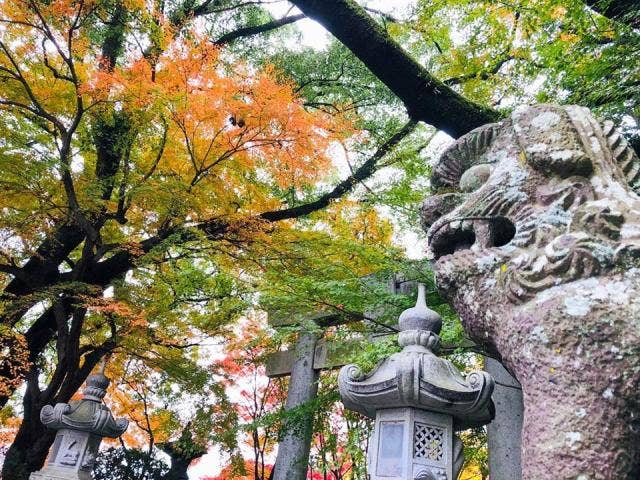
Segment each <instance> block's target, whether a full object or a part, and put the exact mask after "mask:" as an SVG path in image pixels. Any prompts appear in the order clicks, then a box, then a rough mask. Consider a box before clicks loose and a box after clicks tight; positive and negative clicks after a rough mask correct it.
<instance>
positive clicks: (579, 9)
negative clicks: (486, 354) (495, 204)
mask: <svg viewBox="0 0 640 480" xmlns="http://www.w3.org/2000/svg"><path fill="white" fill-rule="evenodd" d="M636 3H637V2H634V1H630V0H611V1H599V0H586V1H579V0H564V1H561V0H520V1H514V2H500V3H498V2H491V1H472V0H435V1H431V0H430V1H426V0H416V1H414V2H409V3H408V6H407V7H406V8H405V7H402V8H397V9H392V8H387V7H386V6H385V9H384V11H382V10H380V9H379V8H377V7H379V5H377V4H376V5H374V4H372V3H371V2H367V1H362V2H355V1H354V0H293V1H292V2H291V3H287V2H284V1H282V2H273V1H271V0H265V1H262V0H258V1H245V0H200V1H198V0H165V1H143V0H0V212H1V214H0V288H1V292H0V296H1V301H0V315H1V316H0V408H2V409H1V410H0V422H1V423H0V440H1V442H2V444H3V446H4V451H3V456H4V467H3V471H2V478H3V479H5V480H26V479H27V478H28V475H29V473H30V472H32V471H34V470H37V469H39V468H40V467H41V466H42V464H43V462H44V460H45V457H46V455H47V451H48V449H49V447H50V446H51V443H52V441H53V433H52V432H49V431H46V430H45V429H44V427H43V426H42V425H41V423H40V421H39V412H40V409H41V408H42V407H43V406H44V405H47V404H54V403H57V402H67V401H68V400H69V399H71V398H72V397H73V395H75V393H76V391H77V390H78V388H79V387H80V385H81V384H82V383H83V382H84V380H85V379H86V377H87V376H88V375H89V373H90V372H91V371H92V370H93V369H94V367H95V366H96V365H97V364H98V363H99V362H100V361H101V360H103V359H108V360H109V363H108V368H107V373H108V375H109V376H110V377H111V378H112V379H113V386H112V388H111V390H110V392H109V395H108V397H107V398H108V401H109V402H110V403H111V406H112V408H113V410H114V413H115V414H116V415H125V416H127V417H129V418H130V419H131V420H132V427H131V428H130V430H129V432H128V433H127V434H126V436H125V437H124V438H123V440H122V444H119V445H111V447H112V449H111V450H109V451H108V453H105V456H104V457H103V458H102V460H101V461H100V463H99V465H100V466H99V469H102V470H99V471H100V472H101V473H99V475H102V476H100V477H99V478H104V479H107V478H116V477H115V476H112V477H109V476H108V471H110V468H109V467H105V465H109V464H110V463H109V462H112V463H113V462H115V463H121V464H122V463H123V462H120V459H122V458H126V459H127V462H129V463H127V462H125V463H127V464H130V465H134V466H133V467H131V468H133V469H134V470H136V472H138V473H135V475H138V474H139V475H140V477H139V478H140V479H143V478H144V479H146V478H148V479H151V478H158V477H157V475H164V476H163V477H162V478H169V479H170V478H175V479H177V478H184V477H181V475H184V474H185V472H186V469H187V468H188V467H189V466H190V465H192V464H193V463H195V461H196V460H197V459H198V458H200V457H201V456H202V455H203V454H204V453H205V452H206V451H207V450H208V449H210V448H214V449H215V451H216V452H217V453H218V454H219V458H220V464H221V465H220V466H221V467H222V468H223V471H222V473H220V475H221V476H220V477H217V478H225V479H240V478H255V479H267V478H269V472H270V469H271V466H270V463H269V462H270V459H271V458H272V453H273V449H274V448H275V446H276V445H277V431H278V427H279V426H280V425H281V423H282V405H283V398H284V392H285V391H286V384H285V383H283V382H281V381H275V380H272V381H267V380H265V379H264V377H263V361H264V356H265V354H266V353H267V352H269V351H273V350H275V349H278V348H282V347H284V346H286V345H287V344H288V343H290V342H291V339H292V335H294V334H295V328H288V329H287V328H285V329H280V330H278V331H276V330H274V329H272V328H269V327H267V326H266V321H265V314H264V311H269V312H271V313H272V315H273V314H274V313H277V312H278V311H281V310H286V309H289V308H291V307H292V306H295V307H296V308H298V309H299V310H300V312H301V313H304V312H306V313H308V312H314V311H317V310H331V311H335V312H338V313H340V314H341V315H344V316H346V317H348V318H349V319H350V320H353V323H351V324H350V325H348V326H343V327H339V328H338V327H333V328H330V329H329V330H328V332H327V333H326V334H327V335H331V336H333V337H335V339H336V341H340V339H341V338H345V339H346V338H349V337H351V336H353V335H354V334H357V333H362V332H363V331H365V330H367V329H371V328H373V329H378V330H389V325H392V323H393V321H394V320H395V318H397V317H396V315H397V313H398V312H399V311H401V310H402V308H403V307H405V306H407V305H408V302H410V300H409V299H407V298H404V297H393V296H391V295H389V294H388V293H387V291H386V284H385V282H386V280H385V279H386V278H387V276H388V274H389V273H390V272H404V275H405V276H406V277H407V278H411V279H419V280H421V281H424V282H425V283H427V284H428V285H430V286H431V293H430V299H429V300H430V303H431V305H433V306H435V307H436V308H438V309H439V311H441V313H442V314H443V315H444V317H445V328H444V331H443V340H444V341H445V344H446V345H447V348H448V350H447V351H448V353H450V354H452V355H454V358H455V359H456V360H457V361H459V362H460V364H461V366H469V365H470V364H472V363H473V362H475V361H476V357H474V356H473V354H474V353H477V350H478V349H477V347H475V346H474V345H472V344H470V343H469V342H468V341H467V340H466V339H465V336H464V333H463V332H462V329H461V327H460V324H459V322H457V320H456V318H455V315H454V314H453V313H452V311H451V309H450V308H449V307H448V306H447V305H445V304H443V303H442V300H441V299H440V298H439V297H438V295H437V294H436V293H435V290H434V288H433V285H432V283H431V277H430V272H429V269H428V265H427V263H426V262H425V261H421V262H411V261H409V260H408V259H407V258H406V256H405V254H404V253H403V251H402V248H401V246H400V242H399V238H400V236H401V235H403V234H405V233H406V232H408V231H412V232H414V233H416V232H418V230H419V228H418V221H417V209H418V204H419V202H420V201H421V200H422V199H423V198H424V197H426V196H427V195H429V193H430V191H429V184H428V181H427V180H428V176H429V173H430V168H429V164H430V161H431V160H432V159H433V157H434V156H436V155H437V154H438V152H439V150H440V149H441V147H442V142H443V138H445V136H444V135H442V134H440V135H436V133H437V132H443V133H445V134H447V135H449V136H450V137H453V138H457V137H459V136H461V135H463V134H465V133H467V132H469V131H470V130H472V129H473V128H476V127H478V126H480V125H482V124H485V123H487V122H492V121H495V120H497V119H500V118H502V117H503V116H505V115H506V114H508V112H509V111H510V110H511V109H512V108H513V107H514V106H515V105H517V104H520V103H529V102H559V103H578V104H582V105H584V106H587V107H590V108H591V109H593V111H594V112H595V113H596V114H597V115H599V116H601V117H608V118H612V119H613V120H614V121H616V122H617V123H618V124H620V125H621V127H622V129H623V130H624V131H625V132H626V134H627V136H628V139H629V140H630V142H631V144H632V145H634V146H635V148H636V150H638V149H639V148H640V147H639V146H640V141H639V140H638V139H639V138H640V136H639V135H638V128H637V122H638V118H639V117H640V93H639V92H640V88H638V87H639V85H640V33H639V30H638V28H639V24H638V19H639V18H640V13H639V12H638V6H637V4H636ZM309 18H310V19H314V20H316V21H317V22H319V23H320V24H321V25H322V26H323V27H325V28H326V30H327V31H328V32H329V33H330V37H329V38H328V39H327V41H326V42H324V43H322V42H321V43H322V44H321V45H316V46H314V47H311V46H305V44H304V42H302V41H300V38H301V37H300V30H299V27H298V25H300V26H301V27H302V28H304V27H305V25H306V26H308V23H302V22H308V19H309ZM434 139H435V140H434ZM418 235H419V232H418ZM372 311H381V312H383V315H382V316H381V317H379V318H377V320H376V322H375V323H368V324H366V325H365V324H363V322H362V321H361V320H363V317H365V316H366V314H364V313H363V312H372ZM224 345H226V346H227V347H226V348H225V347H224ZM230 347H231V348H230ZM392 348H393V347H392V346H390V344H380V345H372V346H369V347H367V348H364V349H363V351H362V352H359V353H360V355H358V356H357V358H355V360H356V361H358V362H360V363H361V364H363V365H365V366H366V365H373V364H374V362H375V361H376V359H377V358H379V357H380V356H381V355H383V354H385V353H388V352H389V350H390V349H392ZM238 385H242V388H240V389H239V390H238ZM336 401H337V398H336V394H335V378H334V376H333V375H332V374H331V373H324V374H323V376H322V385H321V388H320V395H319V399H318V402H317V403H316V404H314V405H311V406H309V408H308V409H307V410H305V411H304V412H302V414H304V415H314V416H315V418H316V419H317V421H316V427H315V432H314V446H313V450H312V457H311V470H312V474H313V475H317V478H333V479H335V480H338V479H347V478H353V479H360V478H364V477H363V475H364V471H365V469H364V455H363V448H365V446H366V432H367V428H369V426H368V424H367V423H366V422H364V421H363V420H362V419H360V418H356V417H352V416H349V415H348V414H347V416H346V422H347V423H348V425H349V426H350V427H351V428H350V429H348V430H347V429H346V428H345V423H344V421H343V420H342V419H343V416H342V412H340V411H339V410H337V409H338V408H339V406H338V405H337V403H336ZM331 412H332V413H331ZM467 440H468V444H469V445H470V447H469V451H468V458H469V462H468V465H467V469H466V473H465V474H467V475H469V478H485V476H486V474H487V471H486V449H484V448H483V432H482V431H479V432H469V433H468V434H467ZM125 448H126V449H128V450H126V451H125V450H124V449H125ZM160 450H161V451H163V452H165V456H164V457H162V456H160V457H157V452H158V451H160ZM167 457H168V458H169V459H170V460H171V466H170V469H169V466H166V465H164V466H163V465H162V462H163V461H164V460H162V458H165V459H166V458H167ZM158 458H160V459H158ZM165 467H166V469H165ZM145 468H147V469H148V472H147V473H144V471H143V470H144V469H145ZM163 469H164V470H166V472H167V473H164V470H163ZM97 471H98V470H97ZM154 472H156V473H154ZM158 472H162V473H158ZM214 474H217V472H211V476H210V478H216V477H214V476H213V475H214ZM105 475H107V476H105ZM122 475H134V474H133V473H127V474H124V473H123V474H122ZM145 475H146V476H145ZM154 475H156V477H154ZM474 476H475V477H474ZM314 478H316V477H314Z"/></svg>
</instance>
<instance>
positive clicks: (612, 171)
mask: <svg viewBox="0 0 640 480" xmlns="http://www.w3.org/2000/svg"><path fill="white" fill-rule="evenodd" d="M432 186H433V188H434V190H435V194H434V195H433V196H432V197H430V198H428V199H427V200H425V202H424V204H423V206H422V210H421V218H422V222H423V226H424V228H425V229H427V230H428V241H429V250H430V253H431V255H432V257H433V258H432V260H433V262H434V268H435V273H436V280H437V284H438V286H439V288H440V289H441V291H442V292H443V293H444V295H445V296H446V297H447V298H449V299H450V300H451V301H452V302H453V304H454V305H455V308H456V310H457V311H458V313H459V314H460V316H461V318H462V321H463V324H464V325H465V328H466V330H467V332H469V334H470V335H471V336H472V338H473V339H474V340H475V341H476V342H478V343H480V344H482V345H483V346H484V347H485V348H486V349H488V350H489V351H492V352H494V353H495V354H497V355H499V356H500V357H501V358H502V361H503V363H504V364H505V366H506V367H507V368H508V369H509V370H510V371H511V372H512V373H513V374H514V375H515V376H516V377H517V378H518V380H519V381H520V383H521V384H522V387H523V392H524V402H525V416H524V427H523V446H522V448H523V459H522V460H523V478H525V479H528V480H544V479H553V480H562V479H572V480H596V479H611V480H637V479H640V467H639V464H640V458H639V457H640V435H639V432H640V197H639V196H638V193H639V192H640V161H639V159H638V157H637V156H636V154H635V153H634V152H633V150H632V149H631V148H630V147H629V146H628V145H627V143H626V141H625V140H624V138H623V137H622V136H621V135H620V133H618V132H617V131H616V130H615V129H614V127H613V125H612V124H611V123H609V122H605V123H600V122H598V121H597V120H596V119H595V118H594V117H593V115H592V114H591V113H590V112H589V110H587V109H585V108H581V107H577V106H569V107H559V106H553V105H538V106H533V107H522V108H518V109H516V110H515V111H514V113H513V114H512V115H511V117H510V118H508V119H506V120H504V121H502V122H500V123H496V124H490V125H486V126H484V127H481V128H479V129H476V130H474V131H472V132H470V133H469V134H467V135H465V136H464V137H462V138H461V139H459V140H458V141H457V142H456V143H455V144H454V145H453V146H452V147H451V148H449V149H448V150H447V151H446V152H445V153H444V154H443V155H442V157H441V158H440V160H439V161H438V162H437V164H436V165H435V167H434V170H433V177H432Z"/></svg>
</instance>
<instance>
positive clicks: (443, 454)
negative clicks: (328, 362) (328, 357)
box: [338, 285, 494, 480]
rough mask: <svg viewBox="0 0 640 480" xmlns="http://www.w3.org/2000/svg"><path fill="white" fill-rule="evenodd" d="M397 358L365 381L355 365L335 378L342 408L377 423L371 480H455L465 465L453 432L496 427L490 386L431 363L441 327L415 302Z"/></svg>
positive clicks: (487, 380)
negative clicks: (490, 426)
mask: <svg viewBox="0 0 640 480" xmlns="http://www.w3.org/2000/svg"><path fill="white" fill-rule="evenodd" d="M398 323H399V327H400V334H399V338H398V341H399V343H400V345H401V346H402V347H404V348H403V349H402V351H401V352H399V353H395V354H393V355H391V356H390V357H388V358H386V359H385V360H384V361H383V362H382V363H380V364H379V365H378V366H377V367H376V368H375V369H374V370H373V371H372V372H370V373H369V374H366V375H364V374H362V373H361V372H360V371H359V369H358V368H357V367H356V366H355V365H347V366H345V367H343V368H342V369H341V370H340V374H339V377H338V386H339V389H340V397H341V399H342V402H343V403H344V405H345V407H347V408H348V409H350V410H354V411H356V412H360V413H362V414H363V415H366V416H368V417H371V418H375V420H376V422H375V427H374V431H373V434H372V438H371V442H370V445H371V446H370V450H369V451H370V456H369V474H370V476H371V479H372V480H378V479H380V480H382V479H389V480H392V479H402V480H414V479H436V480H455V479H457V477H458V473H459V471H460V469H461V468H462V464H463V461H464V458H463V455H462V442H460V439H459V438H458V437H457V436H455V435H454V431H456V430H462V429H466V428H470V427H479V426H482V425H485V424H487V423H489V422H490V421H491V420H492V419H493V415H494V407H493V402H492V401H491V393H492V391H493V386H494V382H493V379H492V378H491V377H490V376H489V375H488V374H487V373H485V372H473V373H471V374H470V375H468V376H467V378H466V379H465V378H464V377H463V376H462V375H461V374H460V372H459V371H458V369H457V368H456V367H455V366H454V365H453V364H452V363H451V362H450V361H448V360H446V359H443V358H439V357H437V356H436V353H435V352H437V350H438V346H439V343H440V338H439V337H438V333H439V332H440V329H441V326H442V321H441V319H440V316H439V315H438V314H437V313H436V312H434V311H432V310H430V309H429V308H428V307H427V305H426V303H425V289H424V285H419V294H418V301H417V303H416V306H415V307H414V308H410V309H408V310H405V311H404V312H403V313H402V315H401V316H400V319H399V322H398Z"/></svg>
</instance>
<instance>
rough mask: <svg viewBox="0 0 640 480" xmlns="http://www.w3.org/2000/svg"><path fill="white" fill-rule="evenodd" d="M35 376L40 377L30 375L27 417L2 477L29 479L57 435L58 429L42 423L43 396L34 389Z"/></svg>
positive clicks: (3, 469)
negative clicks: (41, 397)
mask: <svg viewBox="0 0 640 480" xmlns="http://www.w3.org/2000/svg"><path fill="white" fill-rule="evenodd" d="M33 376H36V378H37V375H34V374H33V373H32V374H31V378H30V382H29V385H28V386H27V391H26V393H25V396H24V400H23V404H24V418H23V420H22V423H21V424H20V428H19V429H18V433H17V434H16V437H15V439H14V441H13V443H12V444H11V447H9V450H8V451H7V456H6V457H5V460H4V465H3V466H2V477H1V478H2V479H3V480H28V478H29V475H30V474H31V472H35V471H36V470H39V469H40V468H42V466H43V465H44V462H45V460H46V459H47V455H48V453H49V448H50V447H51V445H52V444H53V440H54V439H55V436H56V432H55V431H53V430H49V429H47V428H46V427H45V426H44V425H43V424H42V422H40V410H41V409H42V407H43V406H44V404H42V403H41V402H40V400H39V397H40V395H39V394H37V393H35V392H34V389H33V386H32V384H31V382H32V381H33Z"/></svg>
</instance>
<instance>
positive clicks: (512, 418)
mask: <svg viewBox="0 0 640 480" xmlns="http://www.w3.org/2000/svg"><path fill="white" fill-rule="evenodd" d="M484 369H485V370H486V371H487V373H488V374H489V375H491V376H492V377H493V379H494V380H495V382H496V385H495V387H494V388H493V395H492V396H491V398H492V400H493V404H494V405H495V407H496V416H495V418H494V419H493V422H491V423H490V424H489V425H487V445H488V449H489V473H490V476H491V480H520V479H521V478H522V461H521V448H522V419H523V415H524V406H523V404H522V387H521V386H520V384H519V383H518V381H517V380H516V379H515V378H513V377H512V376H511V375H510V374H509V372H507V371H506V370H505V368H504V367H503V366H502V365H501V364H500V362H498V361H497V360H494V359H492V358H486V359H485V362H484Z"/></svg>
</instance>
